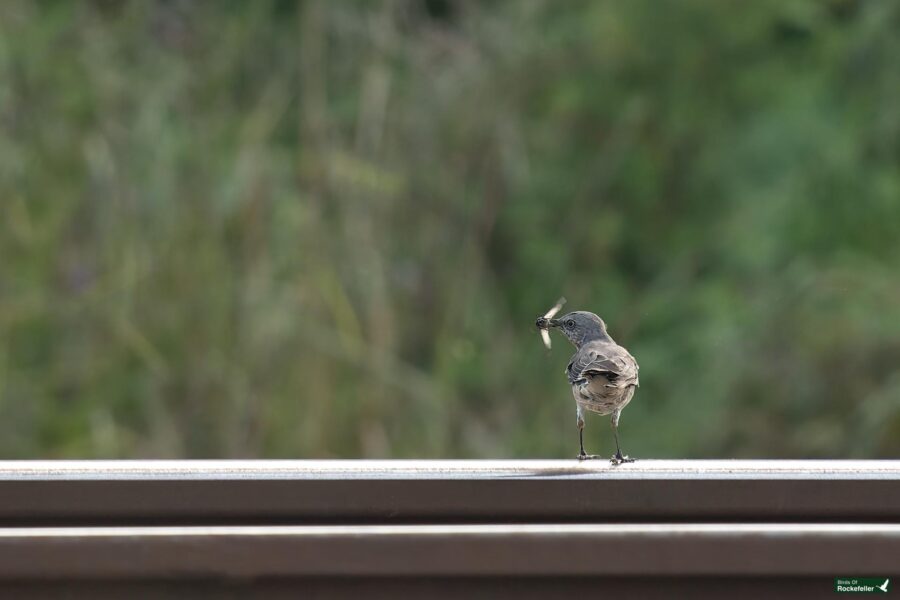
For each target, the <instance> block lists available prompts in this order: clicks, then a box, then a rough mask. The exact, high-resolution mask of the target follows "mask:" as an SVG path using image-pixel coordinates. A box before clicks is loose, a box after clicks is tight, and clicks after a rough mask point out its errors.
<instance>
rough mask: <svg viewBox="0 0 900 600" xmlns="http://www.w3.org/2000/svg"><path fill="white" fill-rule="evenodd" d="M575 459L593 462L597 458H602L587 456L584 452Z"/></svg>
mask: <svg viewBox="0 0 900 600" xmlns="http://www.w3.org/2000/svg"><path fill="white" fill-rule="evenodd" d="M575 458H577V459H578V460H593V459H595V458H600V456H599V455H597V454H585V453H584V452H582V453H581V454H579V455H578V456H576V457H575Z"/></svg>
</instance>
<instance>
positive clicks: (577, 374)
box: [566, 343, 639, 387]
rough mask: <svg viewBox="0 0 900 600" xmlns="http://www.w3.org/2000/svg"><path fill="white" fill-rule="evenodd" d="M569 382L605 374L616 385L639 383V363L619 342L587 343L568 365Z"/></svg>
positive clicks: (623, 385)
mask: <svg viewBox="0 0 900 600" xmlns="http://www.w3.org/2000/svg"><path fill="white" fill-rule="evenodd" d="M566 375H567V376H568V378H569V383H575V382H576V381H579V380H582V379H585V378H586V377H591V376H594V375H603V376H604V377H606V378H607V379H608V380H609V382H610V384H612V385H615V386H616V387H625V386H627V385H634V386H637V385H639V382H638V364H637V361H636V360H634V357H633V356H631V354H629V353H628V350H626V349H625V348H623V347H622V346H619V345H617V344H609V343H606V344H604V343H598V344H586V345H585V346H583V347H582V348H581V349H580V350H579V351H578V352H576V353H575V356H573V357H572V361H571V362H570V363H569V365H568V366H567V367H566Z"/></svg>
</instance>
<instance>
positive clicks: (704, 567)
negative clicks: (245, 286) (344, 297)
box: [0, 460, 900, 598]
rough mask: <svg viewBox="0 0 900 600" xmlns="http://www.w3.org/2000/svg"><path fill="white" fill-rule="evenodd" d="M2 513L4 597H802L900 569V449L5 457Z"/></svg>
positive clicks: (0, 468)
mask: <svg viewBox="0 0 900 600" xmlns="http://www.w3.org/2000/svg"><path fill="white" fill-rule="evenodd" d="M0 523H2V526H0V596H3V594H4V593H5V594H7V595H9V594H13V595H15V596H16V597H25V596H28V595H29V594H32V593H34V594H38V595H52V594H54V593H58V592H61V591H62V590H63V587H61V586H63V585H65V586H68V587H65V591H66V593H67V594H68V595H69V596H70V597H76V596H84V597H92V598H100V597H104V595H106V597H121V596H122V595H123V594H125V595H133V594H134V593H136V592H141V593H145V594H147V595H150V596H152V597H170V596H171V595H172V594H175V595H181V596H187V595H190V596H192V597H216V596H218V595H220V594H223V593H232V592H233V593H244V592H246V593H248V594H249V593H252V594H254V595H256V594H261V595H267V596H269V595H271V596H279V595H283V596H284V597H293V596H294V595H295V594H296V593H297V592H298V591H307V592H315V593H320V594H325V595H346V596H348V597H360V595H363V596H365V597H378V596H384V597H387V596H396V595H397V594H403V595H409V594H414V595H417V596H420V597H423V596H427V597H437V596H441V595H443V596H457V597H458V596H468V595H471V594H473V593H482V594H485V595H490V596H492V597H501V596H515V597H516V598H527V597H534V596H535V595H544V594H548V595H558V594H559V593H562V592H571V593H576V592H591V591H593V592H594V593H596V591H597V590H598V589H602V590H604V591H606V592H608V593H613V592H615V593H618V592H622V593H626V592H633V593H639V594H640V595H642V596H647V597H652V596H654V595H656V596H657V597H666V596H667V595H668V594H674V593H679V594H688V593H692V594H706V595H715V596H717V597H722V594H723V593H726V592H727V593H728V594H729V595H731V596H733V597H754V596H755V597H761V595H765V596H766V597H775V596H777V595H778V593H779V592H783V593H785V594H789V595H790V596H791V597H798V594H800V595H804V594H815V595H825V594H830V593H833V591H832V590H833V587H832V586H833V578H834V577H843V576H867V575H872V576H882V575H883V576H886V577H887V576H892V575H900V573H897V571H898V570H900V461H650V460H647V461H639V462H637V463H634V464H628V465H622V466H619V467H611V466H610V465H609V464H608V463H606V462H587V463H578V462H576V461H122V462H118V461H113V462H105V461H101V462H92V461H86V462H82V461H74V462H67V461H64V462H31V461H27V462H0ZM510 578H513V579H510ZM523 580H525V581H531V582H532V584H531V585H522V584H521V582H522V581H523ZM510 581H516V582H519V583H516V584H504V583H503V582H510ZM598 586H599V587H598ZM205 594H206V596H205Z"/></svg>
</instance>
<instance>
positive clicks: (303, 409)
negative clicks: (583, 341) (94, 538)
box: [0, 0, 900, 458]
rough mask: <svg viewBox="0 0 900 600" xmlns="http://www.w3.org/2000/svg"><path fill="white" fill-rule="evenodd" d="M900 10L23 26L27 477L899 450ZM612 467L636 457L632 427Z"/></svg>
mask: <svg viewBox="0 0 900 600" xmlns="http://www.w3.org/2000/svg"><path fill="white" fill-rule="evenodd" d="M898 64H900V3H897V2H887V1H883V2H882V1H876V0H872V1H869V2H864V1H860V0H825V1H819V0H790V1H775V0H761V1H758V2H752V3H751V2H746V3H737V2H719V1H717V0H703V1H698V0H682V1H678V2H656V1H654V0H641V1H628V2H614V1H603V0H597V1H581V2H576V1H570V2H551V1H549V0H546V1H529V0H520V1H508V2H499V1H498V2H459V3H457V2H450V1H448V0H443V1H441V0H429V1H427V2H423V1H403V2H351V1H343V2H325V1H319V2H315V1H311V2H303V3H295V2H288V1H280V2H265V1H254V2H190V1H169V2H150V1H133V2H127V1H123V2H111V1H92V2H90V1H84V2H36V1H35V2H26V1H19V0H7V1H4V2H2V3H0V128H2V129H0V202H2V213H0V455H2V456H3V457H7V458H21V457H53V458H62V457H110V458H114V457H298V458H299V457H570V456H573V455H574V454H575V452H576V450H577V433H576V429H575V410H574V403H573V401H572V399H571V395H570V392H569V389H568V386H567V384H566V381H565V378H564V376H563V368H564V366H565V364H566V362H567V360H568V357H569V355H570V354H571V348H570V347H569V346H568V345H567V344H565V342H564V340H563V339H562V338H561V337H559V338H556V340H555V341H556V344H555V345H554V348H553V351H552V352H551V353H550V354H549V355H548V353H547V352H546V351H545V350H544V348H543V347H542V345H541V343H540V341H539V338H538V336H537V335H536V333H535V331H534V326H533V322H534V318H535V317H536V316H537V315H538V314H540V313H542V312H543V311H544V310H546V309H547V308H548V307H549V306H550V305H551V304H552V303H553V302H554V301H555V300H556V299H557V297H558V296H560V295H565V296H567V297H568V298H569V304H568V305H567V307H566V308H567V309H572V310H574V309H585V310H593V311H594V312H597V313H598V314H600V315H601V316H603V317H604V318H605V320H606V321H607V322H608V323H609V325H610V331H611V333H612V335H613V336H614V337H615V338H616V339H617V341H619V342H620V343H622V344H623V345H625V346H626V347H628V348H629V349H630V350H631V351H632V353H633V354H634V355H635V356H636V357H637V359H638V361H639V362H640V364H641V367H642V370H641V383H642V387H641V389H640V390H639V391H638V394H637V396H636V398H635V401H634V402H633V403H632V404H631V405H630V406H629V408H628V409H627V410H626V411H625V413H624V415H623V418H622V424H621V429H620V431H621V435H622V441H623V446H624V448H625V449H626V450H628V451H629V452H630V453H631V454H632V455H634V456H638V457H732V456H733V457H760V458H764V457H773V458H774V457H888V456H897V454H898V453H900V369H898V363H900V104H898V98H900V68H898ZM586 437H587V438H588V440H589V441H588V449H589V450H593V451H596V452H601V453H611V452H612V449H613V445H612V439H611V435H610V430H609V426H608V424H607V419H606V418H601V417H593V418H589V421H588V427H587V429H586Z"/></svg>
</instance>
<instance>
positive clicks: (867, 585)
mask: <svg viewBox="0 0 900 600" xmlns="http://www.w3.org/2000/svg"><path fill="white" fill-rule="evenodd" d="M890 585H891V580H890V579H889V578H887V577H884V578H882V577H835V578H834V591H836V592H841V593H844V594H886V593H887V592H888V588H889V586H890Z"/></svg>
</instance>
